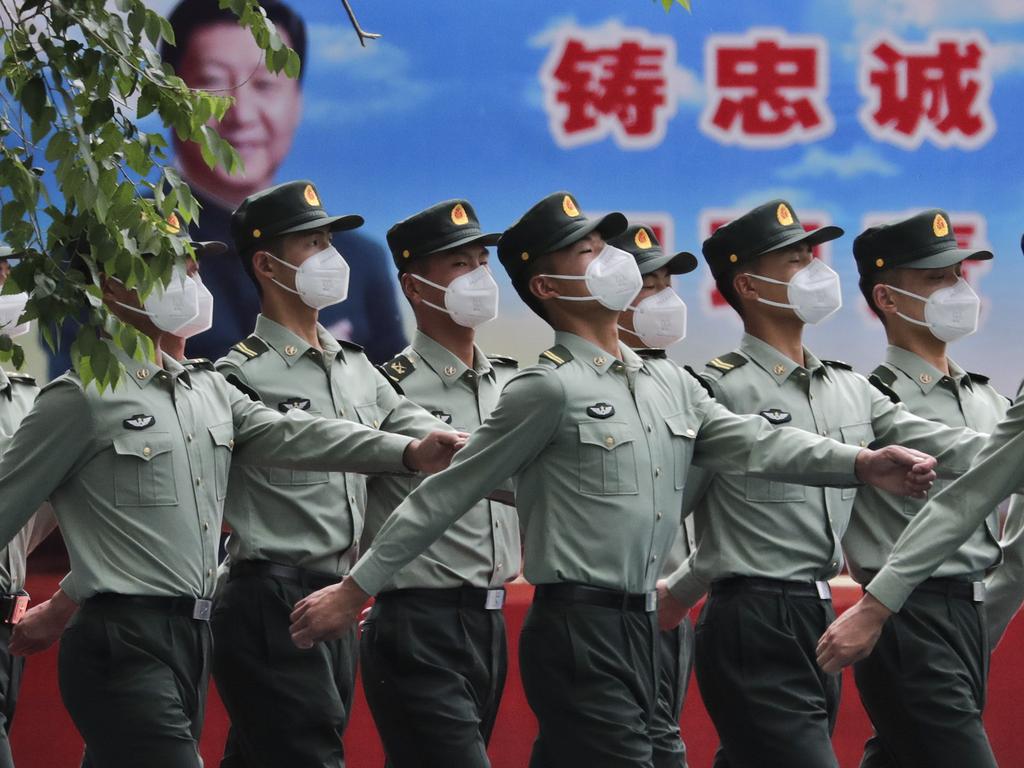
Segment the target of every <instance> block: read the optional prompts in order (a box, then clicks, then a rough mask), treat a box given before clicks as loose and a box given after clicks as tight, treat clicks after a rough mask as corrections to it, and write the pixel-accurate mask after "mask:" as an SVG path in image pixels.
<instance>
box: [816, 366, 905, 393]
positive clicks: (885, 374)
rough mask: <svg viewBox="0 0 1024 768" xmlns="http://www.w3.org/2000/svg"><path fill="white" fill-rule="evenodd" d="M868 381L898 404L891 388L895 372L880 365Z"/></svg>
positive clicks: (894, 379) (894, 381)
mask: <svg viewBox="0 0 1024 768" xmlns="http://www.w3.org/2000/svg"><path fill="white" fill-rule="evenodd" d="M822 362H824V361H822ZM868 381H869V382H871V384H872V386H874V388H875V389H877V390H878V391H879V392H881V393H882V394H883V395H885V396H886V397H888V398H889V399H890V400H892V401H893V402H894V403H898V402H899V401H900V396H899V395H897V394H896V391H895V390H894V389H893V388H892V385H893V384H895V383H896V372H895V371H894V370H892V369H891V368H889V367H888V366H885V365H880V366H878V367H877V368H875V370H873V371H872V372H871V375H870V376H868Z"/></svg>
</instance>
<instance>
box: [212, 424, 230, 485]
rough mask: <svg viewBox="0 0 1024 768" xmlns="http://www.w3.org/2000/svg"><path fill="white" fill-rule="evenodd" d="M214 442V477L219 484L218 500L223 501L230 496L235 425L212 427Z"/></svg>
mask: <svg viewBox="0 0 1024 768" xmlns="http://www.w3.org/2000/svg"><path fill="white" fill-rule="evenodd" d="M210 439H211V440H213V464H214V476H215V480H216V483H217V500H218V501H223V500H224V497H225V496H227V495H228V477H229V474H230V472H231V454H232V452H233V451H234V450H235V425H234V424H233V423H232V422H230V421H226V422H224V423H223V424H216V425H214V426H212V427H210Z"/></svg>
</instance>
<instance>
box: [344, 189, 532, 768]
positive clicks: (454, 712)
mask: <svg viewBox="0 0 1024 768" xmlns="http://www.w3.org/2000/svg"><path fill="white" fill-rule="evenodd" d="M497 238H498V236H497V235H493V234H492V235H489V234H485V233H483V232H481V230H480V225H479V221H478V219H477V217H476V213H475V211H474V210H473V207H472V205H470V203H469V202H468V201H466V200H449V201H445V202H443V203H438V204H437V205H434V206H431V207H430V208H428V209H426V210H424V211H422V212H420V213H417V214H415V215H413V216H411V217H409V218H407V219H405V220H403V221H401V222H399V223H398V224H395V225H394V226H393V227H392V228H391V229H390V230H388V244H389V246H390V248H391V253H392V256H393V257H394V260H395V264H396V266H397V267H398V269H399V271H400V272H402V271H404V270H405V269H406V268H407V266H408V265H410V264H414V263H415V262H416V261H417V260H419V259H423V258H424V257H428V256H431V255H434V254H437V253H443V252H445V251H449V250H451V249H453V248H459V247H462V246H468V245H472V244H475V245H481V246H486V245H493V244H494V243H495V242H496V241H497ZM435 311H436V310H435ZM517 367H518V366H517V364H516V362H515V361H514V360H511V359H510V358H506V357H488V356H487V355H485V354H484V353H483V352H482V351H481V350H480V349H479V348H475V347H474V354H473V365H472V366H467V365H466V364H465V363H464V362H463V361H462V360H461V359H459V358H458V357H456V356H455V355H454V354H453V353H452V352H451V351H449V350H448V349H447V348H446V347H444V346H442V345H441V344H440V343H438V342H437V341H435V340H434V339H432V338H430V336H428V335H427V334H425V333H424V332H423V331H421V330H417V331H416V334H415V336H414V338H413V340H412V344H411V345H410V346H409V347H407V348H406V349H405V350H403V351H402V352H401V353H400V354H399V355H397V356H395V357H394V358H393V359H392V360H389V361H388V362H386V363H385V364H384V365H382V366H381V371H382V372H383V374H384V375H385V376H386V377H387V378H388V380H389V381H390V382H391V383H392V384H393V385H394V387H395V389H396V390H397V391H398V392H401V393H402V394H404V395H405V397H407V398H409V399H410V400H411V401H413V402H416V403H419V404H420V405H421V406H423V408H425V409H426V410H428V411H429V412H430V413H432V414H433V415H434V416H436V417H437V418H439V419H441V420H442V421H444V422H445V423H446V424H451V425H452V426H454V427H455V428H456V429H458V430H459V431H462V432H473V431H474V430H475V429H476V428H477V427H479V426H480V424H481V423H482V422H483V421H484V419H486V418H487V416H488V415H489V414H490V412H491V410H492V409H493V408H494V405H495V403H497V401H498V395H499V393H500V392H501V390H502V388H503V387H504V386H505V384H506V382H508V380H509V379H510V378H511V377H512V376H513V375H514V374H515V373H516V370H517ZM418 484H419V480H418V478H413V477H399V476H383V475H378V476H375V477H372V478H370V479H369V481H368V484H367V485H368V504H367V510H366V529H365V532H364V536H363V542H364V545H365V546H367V547H368V546H369V544H370V542H371V541H372V540H373V537H374V536H375V535H376V533H377V531H379V530H380V528H381V526H382V525H383V524H384V522H385V521H386V520H387V518H388V516H389V515H390V514H391V512H392V510H394V508H395V507H397V506H398V505H399V504H400V503H401V502H402V501H403V500H404V499H405V497H406V496H408V495H409V493H410V492H411V491H412V490H413V489H414V488H415V487H416V486H417V485H418ZM519 566H520V542H519V521H518V519H517V518H516V513H515V509H514V508H513V507H510V506H507V505H505V504H502V503H500V502H497V501H487V500H481V501H478V502H477V503H476V504H474V505H473V506H472V508H470V510H469V511H468V512H467V513H466V514H465V515H463V516H462V517H460V518H459V519H458V520H456V521H455V522H454V523H453V524H452V525H451V527H450V528H448V530H446V531H445V532H444V534H443V535H442V536H441V537H440V538H439V539H438V540H437V541H435V542H434V543H433V544H431V545H430V546H429V547H428V548H427V549H426V550H425V551H424V552H423V553H422V554H421V555H419V557H417V558H416V559H415V560H413V561H412V562H411V563H409V564H408V565H407V566H406V567H404V568H403V569H402V570H400V571H399V572H398V573H396V574H395V575H394V577H393V578H391V579H390V580H389V582H388V583H387V584H386V585H385V586H384V587H383V590H382V591H381V592H380V593H379V595H378V597H377V601H376V602H375V604H374V607H373V610H372V611H371V612H370V616H369V618H368V619H367V621H366V622H365V625H364V627H363V632H362V636H361V639H360V658H361V662H362V668H363V690H364V691H365V692H366V699H367V701H368V702H369V705H370V710H371V712H372V713H373V718H374V721H375V723H376V725H377V730H378V732H379V733H380V736H381V740H382V741H383V742H384V749H385V752H386V753H387V757H388V763H389V765H391V766H394V768H404V766H422V765H435V766H448V765H458V766H464V767H465V768H473V767H474V766H489V765H490V762H489V761H488V758H487V743H488V741H489V740H490V736H491V732H492V730H493V728H494V722H495V719H496V718H497V714H498V705H499V704H500V702H501V695H502V691H503V690H504V684H505V675H506V670H507V666H508V660H507V655H508V654H507V640H506V633H505V621H504V616H503V615H502V611H501V608H502V606H503V605H504V597H505V593H504V584H505V582H507V581H510V580H511V579H514V578H515V577H516V576H518V575H519Z"/></svg>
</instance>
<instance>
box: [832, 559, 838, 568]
mask: <svg viewBox="0 0 1024 768" xmlns="http://www.w3.org/2000/svg"><path fill="white" fill-rule="evenodd" d="M832 567H833V568H838V567H839V561H838V560H833V561H832Z"/></svg>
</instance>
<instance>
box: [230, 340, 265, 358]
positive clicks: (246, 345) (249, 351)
mask: <svg viewBox="0 0 1024 768" xmlns="http://www.w3.org/2000/svg"><path fill="white" fill-rule="evenodd" d="M231 348H232V349H233V350H235V351H236V352H240V353H241V354H243V355H245V356H246V357H247V358H249V359H250V360H252V359H253V358H255V357H259V356H260V355H262V354H263V353H264V352H266V351H267V349H269V347H267V343H266V342H265V341H263V339H261V338H260V337H259V336H250V337H249V338H247V339H246V340H245V341H240V342H238V343H237V344H235V345H234V346H233V347H231Z"/></svg>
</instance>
